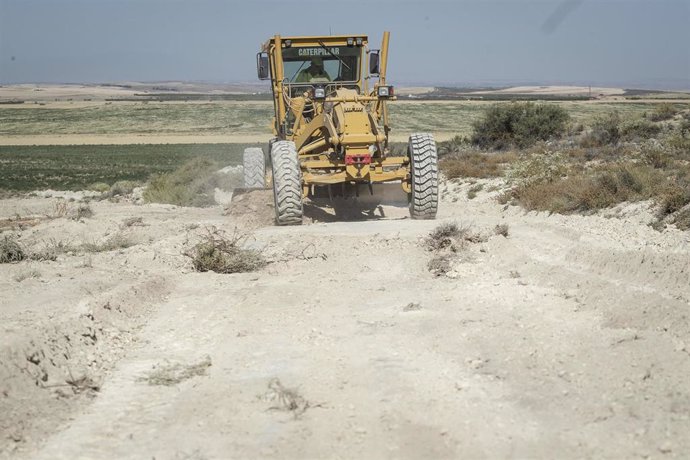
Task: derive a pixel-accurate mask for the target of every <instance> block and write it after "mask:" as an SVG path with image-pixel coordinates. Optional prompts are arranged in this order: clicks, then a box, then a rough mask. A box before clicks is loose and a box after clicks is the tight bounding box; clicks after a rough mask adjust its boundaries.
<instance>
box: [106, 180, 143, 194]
mask: <svg viewBox="0 0 690 460" xmlns="http://www.w3.org/2000/svg"><path fill="white" fill-rule="evenodd" d="M139 185H141V184H139V182H135V181H132V180H119V181H117V182H115V183H114V184H113V186H112V187H110V191H109V193H108V195H109V196H110V197H111V198H112V197H116V196H127V195H131V194H132V192H133V191H134V189H135V188H137V187H139Z"/></svg>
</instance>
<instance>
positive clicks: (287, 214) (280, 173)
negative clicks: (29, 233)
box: [271, 141, 303, 225]
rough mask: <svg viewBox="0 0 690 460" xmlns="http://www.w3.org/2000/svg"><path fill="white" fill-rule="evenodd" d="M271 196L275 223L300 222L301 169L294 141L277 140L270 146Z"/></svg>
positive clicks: (290, 223)
mask: <svg viewBox="0 0 690 460" xmlns="http://www.w3.org/2000/svg"><path fill="white" fill-rule="evenodd" d="M271 167H272V170H273V198H274V201H275V208H276V209H275V211H276V224H278V225H301V224H302V214H303V210H302V171H301V170H300V165H299V158H298V157H297V148H296V147H295V143H294V142H290V141H277V142H274V143H273V144H272V146H271Z"/></svg>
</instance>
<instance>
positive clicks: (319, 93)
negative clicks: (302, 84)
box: [314, 86, 326, 99]
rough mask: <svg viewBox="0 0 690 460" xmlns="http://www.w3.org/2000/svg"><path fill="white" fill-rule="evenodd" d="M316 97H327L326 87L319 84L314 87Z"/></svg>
mask: <svg viewBox="0 0 690 460" xmlns="http://www.w3.org/2000/svg"><path fill="white" fill-rule="evenodd" d="M314 99H326V88H324V87H323V86H317V87H315V88H314Z"/></svg>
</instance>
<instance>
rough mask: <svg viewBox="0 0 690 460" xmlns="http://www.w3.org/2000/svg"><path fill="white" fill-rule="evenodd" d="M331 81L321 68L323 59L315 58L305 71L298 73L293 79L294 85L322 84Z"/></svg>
mask: <svg viewBox="0 0 690 460" xmlns="http://www.w3.org/2000/svg"><path fill="white" fill-rule="evenodd" d="M329 81H331V77H330V75H328V73H326V70H325V69H324V68H323V58H321V57H319V56H315V57H313V58H312V60H311V64H310V65H309V67H307V68H306V69H303V70H301V71H300V73H299V74H297V78H296V79H295V82H296V83H323V82H329Z"/></svg>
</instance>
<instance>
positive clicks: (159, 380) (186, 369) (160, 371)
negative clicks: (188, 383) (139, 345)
mask: <svg viewBox="0 0 690 460" xmlns="http://www.w3.org/2000/svg"><path fill="white" fill-rule="evenodd" d="M209 367H211V357H210V356H208V355H207V356H205V357H204V359H202V360H201V361H199V362H198V363H194V364H180V363H175V364H166V365H164V366H158V367H154V369H153V370H152V371H151V372H149V374H148V375H146V376H145V377H142V378H140V379H139V381H140V382H146V383H148V384H149V385H163V386H172V385H177V384H178V383H180V382H184V381H185V380H189V379H191V378H193V377H199V376H202V375H206V370H207V369H208V368H209Z"/></svg>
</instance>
